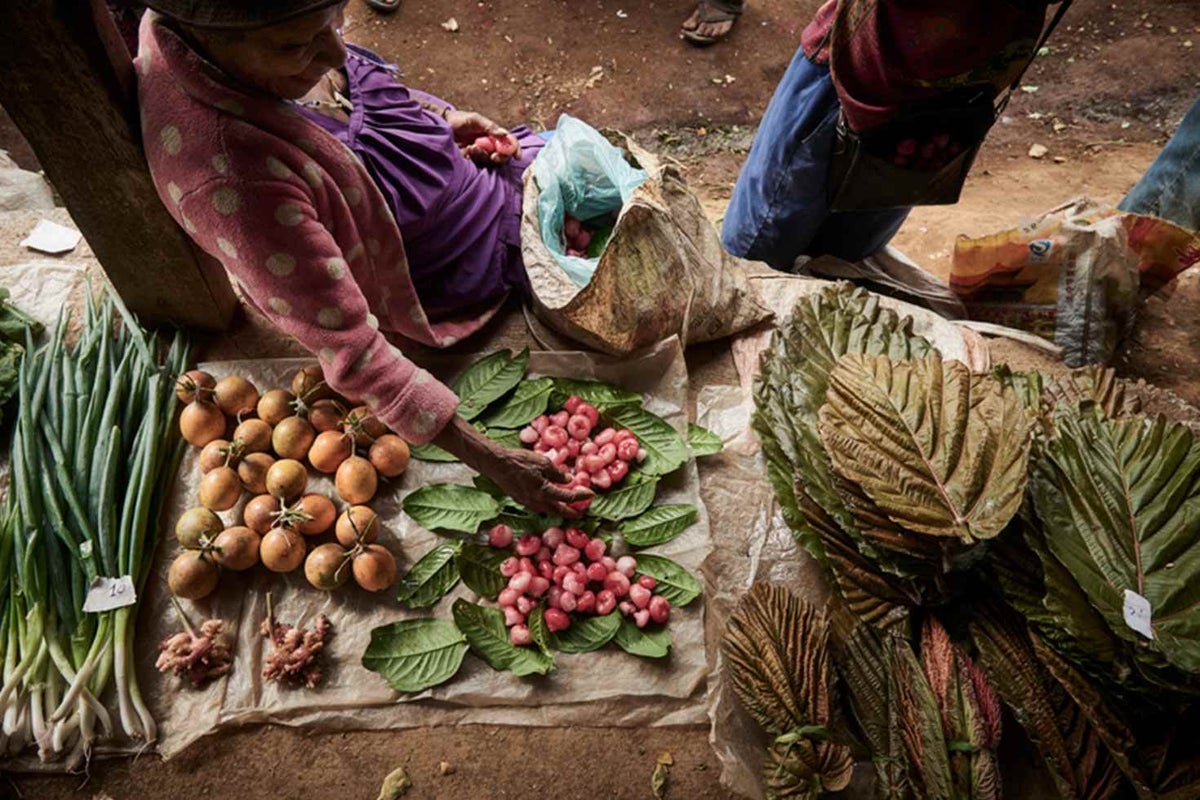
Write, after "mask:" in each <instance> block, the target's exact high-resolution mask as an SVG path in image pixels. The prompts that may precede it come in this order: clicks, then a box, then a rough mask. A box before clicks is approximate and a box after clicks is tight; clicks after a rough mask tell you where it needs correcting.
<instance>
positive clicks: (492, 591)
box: [454, 542, 512, 600]
mask: <svg viewBox="0 0 1200 800" xmlns="http://www.w3.org/2000/svg"><path fill="white" fill-rule="evenodd" d="M511 555H512V553H510V552H509V551H507V550H497V549H496V548H494V547H488V546H487V545H482V544H477V543H475V542H465V543H463V546H462V549H461V550H460V551H459V553H458V555H457V556H455V558H454V564H455V566H456V568H457V569H458V573H459V575H461V576H462V582H463V583H465V584H466V585H467V588H468V589H470V590H471V591H472V592H474V593H475V594H477V595H479V596H480V597H486V598H487V599H488V600H495V599H496V596H497V595H498V594H500V592H501V590H503V589H504V585H505V583H507V581H506V580H505V578H504V576H503V575H501V574H500V562H502V561H504V559H506V558H508V557H509V556H511Z"/></svg>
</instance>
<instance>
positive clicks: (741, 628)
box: [721, 583, 854, 797]
mask: <svg viewBox="0 0 1200 800" xmlns="http://www.w3.org/2000/svg"><path fill="white" fill-rule="evenodd" d="M828 641H829V625H828V621H827V619H826V617H825V614H824V613H822V612H821V611H820V610H818V609H817V608H815V607H814V606H812V605H810V604H808V603H806V602H805V601H803V600H801V599H800V598H799V597H797V596H796V595H795V594H793V593H792V592H790V591H789V590H787V589H786V588H784V587H781V586H774V585H771V584H768V583H758V584H755V585H754V586H753V587H751V589H750V591H749V592H748V593H747V594H746V596H745V598H743V600H742V602H741V603H740V604H739V605H738V608H737V610H736V611H735V612H734V613H733V615H732V616H731V617H730V619H729V622H728V623H727V625H726V628H725V633H724V636H723V637H722V641H721V652H722V655H723V656H724V658H725V662H726V666H727V668H728V671H727V674H728V676H729V680H730V682H731V685H732V687H733V690H734V693H735V694H736V695H737V697H738V699H739V700H740V701H741V704H742V707H743V708H745V709H746V711H747V713H749V715H750V716H751V717H753V718H754V720H755V722H757V723H758V725H759V726H760V727H761V728H762V729H763V730H764V731H766V732H767V733H768V734H769V735H771V736H772V737H774V742H773V745H772V747H771V748H770V750H769V751H768V754H767V759H766V765H765V767H764V778H765V779H766V781H767V783H768V786H770V787H771V790H772V791H773V792H774V793H776V794H778V795H779V796H784V797H808V796H812V797H815V796H816V791H817V790H819V789H821V788H824V789H826V790H829V791H837V790H839V789H843V788H845V787H846V785H847V784H848V783H849V781H850V776H851V773H852V771H853V768H854V760H853V758H852V757H851V755H850V748H848V747H845V746H843V745H838V744H835V743H833V742H831V741H829V740H828V738H827V737H826V736H825V733H826V726H827V725H829V723H830V718H831V714H832V705H833V701H832V697H831V688H830V685H831V682H832V678H833V676H832V675H831V674H830V668H829V648H828ZM781 745H783V747H781ZM806 789H807V790H808V791H812V792H813V794H811V795H810V794H805V793H803V792H804V791H805V790H806ZM784 792H787V793H786V794H785V793H784Z"/></svg>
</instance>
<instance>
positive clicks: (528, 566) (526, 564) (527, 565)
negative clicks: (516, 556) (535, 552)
mask: <svg viewBox="0 0 1200 800" xmlns="http://www.w3.org/2000/svg"><path fill="white" fill-rule="evenodd" d="M517 563H518V564H520V565H521V572H526V573H528V574H529V575H530V576H533V575H537V567H535V566H534V565H533V561H532V560H531V559H528V558H522V559H521V560H520V561H518V562H517Z"/></svg>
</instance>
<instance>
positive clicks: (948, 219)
mask: <svg viewBox="0 0 1200 800" xmlns="http://www.w3.org/2000/svg"><path fill="white" fill-rule="evenodd" d="M817 5H818V3H817V2H816V0H804V1H803V2H800V3H797V2H794V0H750V3H749V6H750V7H749V9H748V10H747V13H746V15H745V16H744V18H743V19H742V20H741V22H740V23H739V24H738V26H737V27H736V28H735V30H734V33H733V35H732V37H731V39H730V40H729V41H728V42H726V43H724V44H722V45H720V46H717V47H714V48H710V49H707V50H696V49H693V48H691V47H689V46H688V45H686V44H684V43H683V42H681V41H679V40H678V39H677V38H676V32H677V30H678V25H679V23H680V22H681V21H682V20H683V19H684V18H685V17H686V16H687V14H688V13H690V11H691V8H692V0H673V1H672V2H666V0H643V1H642V2H633V1H632V0H536V1H535V0H523V1H521V2H518V1H517V0H495V1H494V2H488V1H487V0H484V1H483V2H479V1H478V0H441V2H438V3H422V2H416V1H415V0H406V1H405V2H404V3H403V4H402V8H401V10H400V11H399V12H398V13H396V14H394V15H392V16H391V17H387V18H384V17H378V16H376V15H374V14H373V13H371V12H369V11H367V10H366V8H365V6H363V5H362V4H361V3H360V2H358V0H354V2H353V3H352V5H351V7H350V11H349V23H348V26H347V28H348V35H349V37H350V38H351V39H352V40H354V41H357V42H359V43H361V44H364V45H366V46H368V47H371V48H373V49H376V50H378V51H379V52H381V53H382V54H383V55H385V56H387V57H389V58H392V59H395V60H396V61H397V62H398V63H399V64H400V66H401V67H402V68H403V69H404V71H405V73H406V79H407V81H408V82H409V83H411V84H413V85H415V86H419V87H421V88H423V89H426V90H428V91H431V92H434V93H439V94H442V95H444V96H446V97H447V98H448V99H452V100H453V101H454V102H455V103H457V104H458V105H459V106H460V107H463V108H472V109H476V110H479V111H481V112H483V113H486V114H488V115H490V116H493V117H494V118H495V119H497V120H498V121H501V122H503V123H506V124H515V123H516V122H519V121H529V122H532V123H534V124H545V125H552V124H553V121H554V120H555V119H556V118H557V115H558V113H559V112H561V111H567V112H569V113H572V114H576V115H578V116H580V117H582V118H584V119H586V120H588V121H589V122H592V123H593V124H597V125H603V126H610V127H620V128H624V129H628V130H635V131H637V132H638V138H639V139H640V140H641V141H643V142H646V143H649V144H653V145H655V146H656V147H658V148H659V149H661V150H663V151H665V152H667V153H668V154H671V155H674V156H676V157H677V158H679V159H680V160H681V161H682V162H683V163H684V164H685V166H686V168H687V173H688V177H689V180H690V181H691V183H692V185H693V186H694V187H695V188H696V189H697V190H698V191H699V192H700V193H701V195H702V196H703V197H704V199H705V201H706V203H707V205H708V208H709V210H710V211H711V213H712V215H713V217H714V218H718V217H719V216H720V213H721V210H722V209H723V207H724V204H725V201H726V200H727V199H728V193H729V190H730V188H731V186H732V184H733V180H734V178H735V177H736V174H737V170H738V167H739V165H740V163H741V161H742V159H743V158H744V154H745V150H746V148H747V147H748V145H749V142H750V138H751V136H752V127H751V126H752V125H753V124H754V122H755V121H756V120H757V119H758V117H759V116H760V115H761V113H762V111H763V109H764V108H765V107H766V103H767V101H768V100H769V98H770V94H771V91H772V89H773V87H774V85H775V83H776V81H777V80H778V78H779V76H780V75H781V74H782V73H783V70H784V69H785V67H786V65H787V63H788V61H789V59H790V58H791V56H792V52H793V50H794V47H795V46H796V43H797V41H798V37H799V31H800V29H801V28H802V26H803V25H804V24H805V23H806V22H807V20H808V19H809V17H810V16H811V13H812V11H813V10H814V9H815V7H816V6H817ZM451 17H453V18H455V19H456V20H457V22H458V25H459V30H458V32H457V33H450V32H448V31H446V30H444V29H443V28H442V26H441V23H443V22H447V21H448V20H449V19H450V18H451ZM1188 41H1191V42H1193V46H1192V47H1190V48H1189V47H1185V43H1186V42H1188ZM1197 49H1200V0H1118V2H1116V3H1113V2H1111V0H1076V3H1075V7H1073V8H1072V9H1071V11H1070V12H1069V13H1068V15H1067V18H1066V22H1065V24H1064V28H1063V29H1062V30H1061V31H1060V32H1059V33H1058V34H1056V36H1055V37H1054V39H1053V40H1052V44H1051V50H1050V52H1049V53H1048V54H1047V55H1045V56H1044V57H1042V58H1040V59H1038V61H1037V63H1036V64H1035V66H1034V68H1033V69H1032V70H1031V71H1030V74H1029V75H1028V77H1027V78H1026V79H1025V81H1024V83H1025V85H1027V86H1029V87H1035V86H1036V87H1037V90H1036V91H1035V92H1021V93H1019V94H1018V95H1017V96H1016V97H1015V98H1014V99H1013V101H1012V103H1011V104H1010V106H1009V108H1008V110H1007V112H1006V116H1007V117H1008V120H1007V121H1006V122H1005V123H1003V124H1001V125H998V126H997V128H996V130H995V131H994V132H993V134H992V136H991V138H990V139H989V141H988V143H987V145H986V146H985V149H984V151H983V154H982V155H981V158H980V161H979V164H978V167H977V169H976V171H975V174H974V175H973V177H972V180H971V181H970V182H969V184H968V187H967V190H966V192H965V194H964V197H963V201H962V202H961V203H960V204H959V205H958V206H956V207H953V208H928V209H920V210H918V211H916V212H915V213H914V214H913V215H912V217H911V218H910V221H909V222H908V223H907V224H906V226H905V228H904V229H903V230H902V231H901V233H900V236H899V238H898V240H897V244H898V246H900V248H901V249H903V250H905V251H906V252H907V253H908V254H909V255H910V256H912V257H913V258H915V259H916V260H918V261H919V262H921V263H922V264H924V265H925V266H926V267H927V268H929V269H931V270H933V271H935V272H939V273H944V272H945V271H946V269H947V266H948V256H949V252H950V249H951V247H952V246H953V240H954V237H955V236H956V235H958V234H960V233H966V234H981V233H987V232H992V231H995V230H998V229H1000V228H1002V227H1006V226H1010V225H1012V224H1013V223H1014V222H1016V221H1017V220H1019V219H1021V218H1022V217H1024V216H1028V215H1031V214H1036V213H1038V212H1039V211H1042V210H1045V209H1047V208H1050V207H1052V206H1054V205H1057V204H1059V203H1060V202H1061V201H1063V200H1065V199H1068V198H1070V197H1073V196H1076V195H1079V194H1088V195H1090V196H1092V197H1094V198H1097V199H1101V200H1109V201H1115V200H1116V199H1118V198H1119V197H1120V196H1121V195H1122V194H1124V192H1125V191H1127V189H1128V188H1129V187H1130V186H1131V185H1132V184H1133V183H1134V182H1135V181H1136V180H1137V178H1138V176H1140V175H1141V173H1142V171H1143V170H1144V169H1145V167H1146V166H1147V165H1148V164H1149V162H1150V161H1151V160H1152V159H1153V156H1154V154H1155V152H1156V151H1157V149H1158V147H1159V146H1161V143H1162V142H1163V141H1164V140H1165V137H1166V135H1167V134H1168V133H1169V131H1170V130H1171V128H1172V126H1173V125H1174V124H1175V123H1176V122H1177V120H1178V119H1179V118H1180V117H1181V116H1182V114H1183V112H1184V111H1185V110H1186V108H1187V107H1188V105H1189V104H1190V103H1191V102H1192V100H1193V99H1194V98H1195V96H1196V95H1197V94H1198V87H1200V59H1198V58H1196V56H1195V53H1196V52H1197ZM597 67H599V68H600V69H596V68H597ZM1035 142H1037V143H1041V144H1044V145H1046V146H1047V147H1049V148H1050V154H1049V155H1048V156H1047V157H1046V158H1045V159H1043V160H1040V161H1035V160H1032V159H1030V158H1028V157H1027V155H1026V153H1027V151H1028V149H1029V146H1030V145H1031V144H1033V143H1035ZM0 147H6V148H9V149H13V150H14V155H15V157H17V158H18V160H19V161H21V162H22V163H23V164H26V165H30V164H31V156H30V154H29V153H28V152H27V151H23V150H22V149H21V147H20V143H19V137H18V136H17V135H15V133H14V132H13V130H12V128H11V126H9V125H6V124H5V122H4V118H3V117H2V116H0ZM1055 157H1059V158H1064V159H1066V160H1065V161H1064V162H1062V163H1056V162H1055V160H1054V159H1055ZM24 232H25V231H21V232H20V233H21V234H23V233H24ZM3 233H4V236H5V239H7V238H8V235H9V233H10V232H9V231H3ZM1198 300H1200V280H1198V279H1197V278H1196V276H1195V275H1188V276H1186V277H1185V279H1184V280H1183V281H1181V286H1180V289H1179V290H1178V293H1177V294H1176V296H1175V297H1173V298H1171V299H1169V300H1165V301H1158V300H1156V301H1153V302H1152V303H1151V304H1150V306H1149V307H1148V308H1147V309H1146V312H1145V314H1144V320H1143V325H1142V327H1141V330H1140V333H1139V336H1138V338H1137V340H1136V341H1135V342H1134V343H1132V344H1131V346H1130V348H1129V349H1128V351H1127V353H1126V354H1125V356H1124V358H1123V359H1122V362H1121V368H1122V370H1123V371H1124V372H1126V373H1127V374H1130V375H1133V376H1137V377H1146V378H1149V379H1151V380H1153V381H1154V382H1156V383H1157V384H1159V385H1161V386H1163V387H1165V388H1171V389H1174V390H1176V391H1178V392H1179V393H1180V394H1181V395H1183V396H1184V397H1185V398H1187V399H1189V400H1191V401H1192V402H1194V403H1200V381H1197V377H1200V370H1198V369H1197V366H1196V360H1195V358H1194V355H1193V354H1194V353H1195V352H1196V345H1197V344H1198V343H1200V322H1198V321H1197V315H1196V314H1195V313H1194V309H1195V308H1196V304H1197V301H1198ZM1189 312H1190V313H1189ZM251 323H252V321H251ZM250 327H253V325H252V324H250ZM252 339H253V337H252V336H250V335H235V336H234V337H232V338H231V339H229V340H227V341H226V342H225V343H224V345H225V346H224V348H223V349H224V350H225V351H226V352H235V353H236V352H241V353H244V354H246V355H250V354H253V353H254V352H255V351H256V349H257V347H256V346H255V345H254V344H253V342H252ZM484 346H485V344H481V345H480V347H481V348H482V347H484ZM996 353H997V355H1001V356H1005V357H1007V356H1009V355H1010V354H1011V356H1012V357H1013V358H1014V359H1020V358H1028V353H1027V351H1023V350H1022V349H1021V348H1019V347H1014V346H1013V345H1011V344H1008V343H1000V344H998V346H997V347H996ZM725 357H726V356H725V353H724V352H717V351H715V350H714V349H713V348H703V349H701V350H700V351H699V352H698V353H695V354H693V358H692V359H689V360H690V361H696V360H697V359H698V363H696V364H695V366H698V367H700V368H701V370H700V371H701V373H702V374H707V373H708V372H710V371H711V365H712V363H714V362H715V361H720V360H723V359H724V358H725ZM661 750H666V751H670V752H671V753H672V754H673V755H674V758H675V761H676V766H675V767H674V768H673V769H672V772H671V789H670V792H669V794H668V797H670V798H675V800H680V799H681V798H695V799H696V800H701V799H702V798H725V797H728V796H729V795H728V794H727V793H725V792H723V791H722V790H721V789H720V788H719V786H718V772H719V769H718V766H717V764H716V761H715V758H714V757H713V755H712V753H711V751H710V749H709V747H708V744H707V732H706V731H704V730H678V729H661V730H660V729H647V730H592V729H572V730H560V729H518V728H490V727H489V728H480V727H465V728H445V729H434V730H416V731H398V732H389V733H360V734H334V735H310V734H307V733H305V732H304V731H301V730H293V729H277V728H262V729H250V730H247V731H244V732H240V733H236V734H229V735H222V736H219V737H215V738H212V739H208V740H204V741H202V742H200V743H198V744H196V745H195V746H194V747H193V748H191V749H190V750H189V751H187V752H186V753H185V754H183V755H182V756H180V757H179V758H177V759H175V760H173V761H170V762H166V763H163V762H160V761H159V760H157V759H155V758H152V757H143V758H140V759H136V760H131V761H116V762H104V763H98V764H95V765H93V768H92V777H91V780H90V781H88V782H86V783H85V782H83V781H82V780H81V779H80V778H75V777H56V778H47V777H25V778H22V779H20V780H18V781H17V782H16V783H15V784H13V785H12V786H11V788H10V786H8V785H4V784H0V797H5V796H7V793H8V792H9V791H14V792H15V791H16V790H18V789H19V791H20V792H21V793H22V796H24V797H29V798H39V800H40V799H42V798H45V800H57V798H67V797H93V796H105V795H107V796H109V797H111V798H112V799H113V800H139V799H140V798H155V800H169V799H170V798H183V797H189V798H191V797H237V796H241V797H253V798H260V797H262V798H266V797H282V796H302V797H329V796H336V797H345V798H372V797H375V796H376V794H377V793H378V788H379V784H380V782H381V781H382V780H383V778H384V776H386V775H387V774H388V773H389V772H390V771H391V770H392V769H394V768H395V767H398V766H404V767H405V768H406V769H408V771H409V774H410V776H411V777H412V780H413V782H414V784H415V787H414V789H413V790H412V791H411V792H410V793H409V795H408V796H409V797H412V798H421V799H425V798H438V799H439V800H451V799H452V798H453V799H454V800H466V799H467V798H470V800H475V799H476V798H478V799H479V800H486V799H487V798H505V797H519V796H522V797H523V796H556V795H558V794H570V795H571V796H574V797H581V798H601V797H614V798H648V797H650V796H651V795H650V787H649V781H650V774H651V771H652V769H653V767H654V760H655V756H656V754H657V753H658V752H659V751H661ZM442 760H445V761H447V762H448V763H449V764H451V765H453V767H454V768H455V771H454V773H453V774H450V775H446V776H443V775H440V774H439V771H438V763H439V762H440V761H442ZM562 787H567V789H568V791H563V789H562ZM14 796H15V795H14Z"/></svg>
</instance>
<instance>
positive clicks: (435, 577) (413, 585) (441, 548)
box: [397, 541, 463, 609]
mask: <svg viewBox="0 0 1200 800" xmlns="http://www.w3.org/2000/svg"><path fill="white" fill-rule="evenodd" d="M462 546H463V543H462V542H461V541H453V542H442V543H441V544H439V545H438V546H436V547H434V548H433V549H432V550H430V551H429V552H428V553H426V554H425V555H423V556H421V559H420V560H419V561H418V562H417V563H415V564H413V565H412V567H411V568H410V569H409V570H408V573H407V574H406V575H405V576H404V577H403V578H401V579H400V591H399V595H398V598H397V599H399V600H400V605H402V606H404V607H405V608H414V609H415V608H429V607H430V606H432V605H436V604H437V601H439V600H441V599H442V597H443V596H445V594H446V593H447V592H449V591H450V590H451V589H453V588H454V584H456V583H458V566H457V565H456V564H455V563H454V559H455V556H457V555H458V553H459V551H460V550H462Z"/></svg>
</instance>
